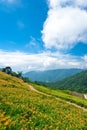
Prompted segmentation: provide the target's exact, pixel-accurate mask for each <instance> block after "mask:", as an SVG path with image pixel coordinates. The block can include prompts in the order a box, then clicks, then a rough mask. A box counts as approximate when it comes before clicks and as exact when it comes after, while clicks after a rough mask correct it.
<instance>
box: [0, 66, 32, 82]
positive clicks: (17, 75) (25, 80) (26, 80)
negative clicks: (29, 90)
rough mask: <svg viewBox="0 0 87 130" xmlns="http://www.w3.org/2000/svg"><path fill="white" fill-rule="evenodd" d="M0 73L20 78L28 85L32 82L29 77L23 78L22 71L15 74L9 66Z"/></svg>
mask: <svg viewBox="0 0 87 130" xmlns="http://www.w3.org/2000/svg"><path fill="white" fill-rule="evenodd" d="M0 71H2V72H4V73H7V74H9V75H11V76H15V77H17V78H20V79H22V80H23V81H24V82H27V83H29V82H30V80H29V78H28V77H23V76H22V72H21V71H18V72H14V71H12V69H11V67H10V66H7V67H5V68H1V69H0Z"/></svg>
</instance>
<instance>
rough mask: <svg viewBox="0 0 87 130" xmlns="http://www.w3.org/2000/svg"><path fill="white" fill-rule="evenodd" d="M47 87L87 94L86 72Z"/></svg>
mask: <svg viewBox="0 0 87 130" xmlns="http://www.w3.org/2000/svg"><path fill="white" fill-rule="evenodd" d="M49 85H50V86H52V87H56V88H59V89H68V90H73V91H77V92H81V93H87V70H86V71H83V72H80V73H78V74H76V75H74V76H71V77H69V78H65V79H63V80H61V81H57V82H54V83H51V84H49Z"/></svg>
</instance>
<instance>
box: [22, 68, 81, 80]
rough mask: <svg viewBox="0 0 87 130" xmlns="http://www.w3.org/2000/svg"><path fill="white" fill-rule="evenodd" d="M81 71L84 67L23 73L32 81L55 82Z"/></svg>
mask: <svg viewBox="0 0 87 130" xmlns="http://www.w3.org/2000/svg"><path fill="white" fill-rule="evenodd" d="M81 71H83V70H82V69H56V70H47V71H31V72H27V73H25V74H23V76H25V77H29V79H30V80H31V81H39V82H55V81H57V80H62V79H64V78H66V77H70V76H72V75H75V74H77V73H79V72H81Z"/></svg>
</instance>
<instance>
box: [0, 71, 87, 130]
mask: <svg viewBox="0 0 87 130" xmlns="http://www.w3.org/2000/svg"><path fill="white" fill-rule="evenodd" d="M86 129H87V113H86V112H83V111H82V110H81V109H79V108H75V107H74V106H71V105H69V104H66V103H65V102H64V101H60V100H59V101H57V100H55V99H54V98H52V97H46V96H44V95H40V94H37V93H35V92H33V91H31V90H29V88H28V85H27V84H25V83H23V81H22V80H20V79H17V78H15V77H11V76H8V75H7V74H4V73H1V72H0V130H86Z"/></svg>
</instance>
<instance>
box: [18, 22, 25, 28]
mask: <svg viewBox="0 0 87 130" xmlns="http://www.w3.org/2000/svg"><path fill="white" fill-rule="evenodd" d="M17 26H18V27H19V28H20V29H23V28H24V27H25V24H24V23H23V22H22V21H17Z"/></svg>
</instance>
